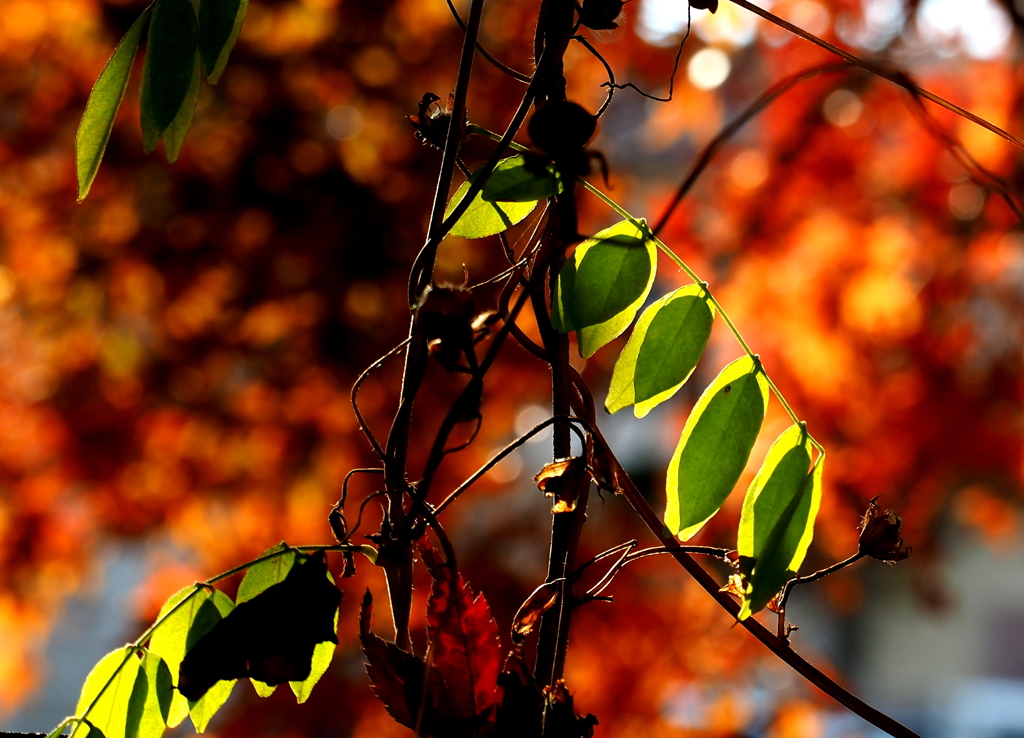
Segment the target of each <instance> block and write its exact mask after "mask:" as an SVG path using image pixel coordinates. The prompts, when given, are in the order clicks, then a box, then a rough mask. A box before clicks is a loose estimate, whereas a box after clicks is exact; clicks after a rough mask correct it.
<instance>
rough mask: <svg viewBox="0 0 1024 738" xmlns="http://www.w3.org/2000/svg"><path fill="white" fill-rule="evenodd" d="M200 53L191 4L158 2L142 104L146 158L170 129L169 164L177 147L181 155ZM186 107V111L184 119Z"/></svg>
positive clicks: (148, 46) (184, 0) (169, 0)
mask: <svg viewBox="0 0 1024 738" xmlns="http://www.w3.org/2000/svg"><path fill="white" fill-rule="evenodd" d="M198 54H199V27H198V25H197V23H196V14H195V10H194V9H193V7H192V3H191V2H189V0H157V2H156V4H155V5H154V9H153V20H152V21H151V22H150V24H149V37H148V39H147V42H146V64H145V66H144V67H143V70H142V93H141V96H140V100H139V106H140V117H141V122H142V144H143V148H144V149H145V151H146V153H147V154H148V153H151V152H152V151H153V150H154V149H155V148H156V144H157V142H158V141H159V140H160V138H161V137H163V136H164V135H165V132H166V131H167V129H168V128H169V127H170V126H172V124H173V125H174V126H175V130H174V131H172V133H171V136H170V138H171V139H172V140H171V145H168V146H167V148H168V159H169V160H170V159H171V155H172V152H171V149H172V147H173V146H174V145H176V146H177V149H178V150H180V148H181V141H182V140H183V139H184V135H185V133H184V130H182V126H184V128H185V130H187V129H188V124H189V123H190V122H191V120H192V110H194V108H195V102H194V99H193V98H194V97H195V95H193V88H194V87H195V85H196V81H195V77H196V75H197V73H198V67H197V59H198ZM197 94H198V93H196V95H197ZM190 102H191V108H190V105H189V103H190ZM183 108H184V109H185V110H186V111H187V112H186V113H184V114H182V110H183ZM174 155H175V156H176V155H177V151H175V152H174Z"/></svg>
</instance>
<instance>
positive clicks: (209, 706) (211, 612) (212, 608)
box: [179, 590, 236, 733]
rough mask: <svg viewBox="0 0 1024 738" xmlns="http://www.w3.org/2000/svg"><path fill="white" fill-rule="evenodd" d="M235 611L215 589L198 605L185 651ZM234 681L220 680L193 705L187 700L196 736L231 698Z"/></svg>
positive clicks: (233, 605)
mask: <svg viewBox="0 0 1024 738" xmlns="http://www.w3.org/2000/svg"><path fill="white" fill-rule="evenodd" d="M234 609H235V603H233V602H232V601H231V598H230V597H228V596H227V595H226V594H224V593H223V592H221V591H219V590H214V591H213V593H212V594H211V595H210V597H209V599H207V600H206V601H205V602H203V604H202V605H200V607H199V611H198V612H197V613H196V617H195V620H193V621H192V627H190V628H189V629H188V638H187V640H186V647H185V650H186V652H187V651H188V650H190V649H191V648H192V647H193V646H194V645H195V644H196V643H198V642H199V639H200V638H202V637H203V636H204V635H206V634H207V633H209V632H210V631H211V630H213V626H215V625H216V624H217V623H219V622H220V621H221V620H223V619H224V617H225V616H227V614H228V613H230V612H231V611H232V610H234ZM235 681H236V680H234V679H231V680H226V679H225V680H221V681H219V682H217V683H216V684H215V685H214V686H213V687H211V688H210V690H209V691H207V692H206V694H204V695H203V696H202V697H200V698H199V699H198V700H196V701H194V702H193V701H192V700H189V701H188V714H189V717H190V718H191V719H192V725H194V726H195V729H196V732H197V733H202V732H204V731H205V730H206V727H207V726H208V725H209V724H210V720H211V719H212V718H213V716H214V715H215V714H216V713H217V711H218V710H219V709H220V708H221V707H223V706H224V703H225V702H227V701H228V697H230V696H231V690H232V689H233V688H234V686H235ZM179 696H180V695H179Z"/></svg>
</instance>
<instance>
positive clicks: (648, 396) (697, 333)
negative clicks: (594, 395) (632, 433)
mask: <svg viewBox="0 0 1024 738" xmlns="http://www.w3.org/2000/svg"><path fill="white" fill-rule="evenodd" d="M714 317H715V307H714V305H713V304H712V302H711V297H710V295H708V293H707V291H706V290H705V289H704V288H703V287H702V286H701V285H698V284H691V285H689V286H687V287H682V288H680V289H678V290H676V291H675V292H672V293H670V294H668V295H666V296H665V297H663V298H661V299H660V300H658V301H657V302H655V303H654V304H653V305H651V306H650V307H649V308H647V309H646V310H644V312H643V314H642V315H641V316H640V320H638V321H637V323H636V327H635V328H634V329H633V333H632V335H630V337H629V342H628V343H627V344H626V348H624V349H623V350H622V353H621V354H619V358H618V360H617V361H616V362H615V369H614V370H613V371H612V381H611V387H610V388H609V390H608V399H607V400H605V408H606V409H607V410H608V412H610V413H614V412H618V411H619V410H621V409H622V408H624V407H628V406H629V405H633V404H634V403H635V404H636V406H635V407H634V408H633V412H634V413H635V414H636V417H638V418H642V417H644V416H645V415H647V413H649V412H650V411H651V410H653V409H654V408H655V407H657V406H658V405H659V404H660V403H662V402H664V401H665V400H667V399H669V398H670V397H672V395H674V394H675V393H676V392H678V391H679V388H680V387H682V386H683V383H685V382H686V380H687V379H689V378H690V374H692V373H693V369H694V367H696V366H697V362H698V361H700V357H701V355H702V354H703V353H704V347H705V346H706V345H707V342H708V337H709V336H710V335H711V323H712V321H713V320H714Z"/></svg>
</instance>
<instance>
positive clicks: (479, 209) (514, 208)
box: [444, 157, 537, 238]
mask: <svg viewBox="0 0 1024 738" xmlns="http://www.w3.org/2000/svg"><path fill="white" fill-rule="evenodd" d="M513 158H514V157H513ZM504 161H508V159H505V160H504ZM501 163H502V162H499V164H501ZM475 179H476V173H474V174H473V176H471V177H470V178H469V180H468V181H467V182H463V183H462V185H461V186H460V187H459V189H457V190H456V191H455V194H454V195H453V196H452V199H451V202H449V203H448V208H447V209H446V210H445V213H444V215H445V217H446V218H447V217H448V216H449V215H451V213H452V211H453V210H455V207H456V206H457V205H458V204H459V203H460V202H462V198H464V197H465V196H466V193H467V192H468V191H469V187H470V184H471V183H472V182H473V181H475ZM535 207H537V202H536V201H533V202H502V203H495V202H487V201H486V200H484V199H483V197H481V193H480V192H478V193H477V194H476V197H474V198H473V202H472V203H470V205H469V207H468V208H467V209H466V212H464V213H463V214H462V217H461V218H459V219H458V221H456V223H455V225H454V226H453V227H452V229H451V231H449V235H452V236H459V237H461V238H484V237H485V236H493V235H495V234H496V233H501V232H502V231H504V230H505V229H506V228H509V227H510V226H514V225H515V224H516V223H518V222H519V221H521V220H522V219H523V218H525V217H526V216H527V215H529V214H530V213H532V212H533V209H534V208H535Z"/></svg>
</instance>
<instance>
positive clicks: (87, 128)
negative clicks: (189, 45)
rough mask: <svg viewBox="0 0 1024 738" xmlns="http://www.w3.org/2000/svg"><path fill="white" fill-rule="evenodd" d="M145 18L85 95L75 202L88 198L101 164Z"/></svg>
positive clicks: (77, 151) (77, 140) (77, 142)
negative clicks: (87, 97)
mask: <svg viewBox="0 0 1024 738" xmlns="http://www.w3.org/2000/svg"><path fill="white" fill-rule="evenodd" d="M149 15H150V10H149V8H146V9H145V10H144V11H142V15H140V16H139V18H138V20H136V21H135V23H133V24H132V27H131V28H129V29H128V33H126V34H125V35H124V37H123V38H122V39H121V41H120V43H118V45H117V48H116V49H114V53H113V55H112V56H111V57H110V59H109V61H107V65H106V66H105V67H103V71H102V72H100V76H99V77H98V78H97V79H96V84H95V85H93V87H92V92H90V93H89V102H87V103H86V104H85V113H83V114H82V122H81V123H79V124H78V135H77V136H76V137H75V169H76V170H77V174H78V200H79V202H81V201H82V200H84V199H85V196H86V195H88V194H89V188H91V187H92V182H93V180H94V179H95V178H96V172H98V171H99V169H100V162H101V161H103V153H104V152H105V151H106V150H107V141H108V140H110V131H111V130H112V129H113V127H114V118H115V117H116V116H117V110H118V108H120V107H121V100H122V99H123V98H124V91H125V88H126V87H127V86H128V76H129V75H130V73H131V71H132V62H133V61H135V52H136V51H137V50H138V48H139V42H140V41H141V40H142V32H143V31H144V30H145V28H146V22H147V21H148V20H149Z"/></svg>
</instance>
